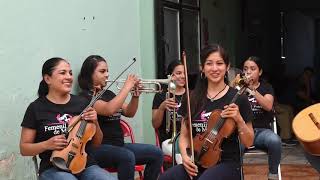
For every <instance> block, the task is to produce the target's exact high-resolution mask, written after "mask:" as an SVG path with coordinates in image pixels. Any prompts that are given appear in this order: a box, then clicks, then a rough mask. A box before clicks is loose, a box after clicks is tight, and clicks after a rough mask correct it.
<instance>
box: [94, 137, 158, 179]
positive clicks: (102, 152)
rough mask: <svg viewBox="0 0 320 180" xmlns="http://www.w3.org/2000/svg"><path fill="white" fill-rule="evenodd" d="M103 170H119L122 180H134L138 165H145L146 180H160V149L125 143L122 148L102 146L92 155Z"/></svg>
mask: <svg viewBox="0 0 320 180" xmlns="http://www.w3.org/2000/svg"><path fill="white" fill-rule="evenodd" d="M92 155H93V157H94V158H95V159H96V161H97V162H98V164H99V166H101V167H103V168H107V167H114V168H117V171H118V178H119V179H120V180H133V179H134V171H135V165H136V164H145V165H146V167H145V170H144V179H145V180H155V179H157V178H158V176H159V173H160V169H161V166H162V162H163V154H162V151H161V149H160V148H158V147H157V146H154V145H151V144H139V143H125V144H124V145H123V146H122V147H121V146H113V145H108V144H102V145H101V146H100V147H99V148H98V149H96V150H95V151H94V152H93V153H92Z"/></svg>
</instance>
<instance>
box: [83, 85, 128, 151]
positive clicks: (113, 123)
mask: <svg viewBox="0 0 320 180" xmlns="http://www.w3.org/2000/svg"><path fill="white" fill-rule="evenodd" d="M80 95H81V96H84V97H86V98H88V99H91V98H92V92H91V91H82V92H81V93H80ZM115 96H116V95H115V94H114V93H113V92H112V91H110V90H107V91H106V92H105V93H103V94H102V96H101V97H100V100H103V101H106V102H108V101H110V100H112V99H113V98H114V97H115ZM121 115H122V109H119V110H118V111H117V112H116V113H115V114H113V115H111V116H103V115H98V121H99V125H100V128H101V131H102V133H103V139H102V144H111V145H115V146H123V144H124V138H123V132H122V128H121V124H120V119H121Z"/></svg>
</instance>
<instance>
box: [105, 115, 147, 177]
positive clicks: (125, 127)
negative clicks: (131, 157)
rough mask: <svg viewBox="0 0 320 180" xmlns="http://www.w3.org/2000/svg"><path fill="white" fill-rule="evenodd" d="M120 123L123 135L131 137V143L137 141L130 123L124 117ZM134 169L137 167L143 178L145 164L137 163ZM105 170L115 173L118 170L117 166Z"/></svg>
mask: <svg viewBox="0 0 320 180" xmlns="http://www.w3.org/2000/svg"><path fill="white" fill-rule="evenodd" d="M120 125H121V129H122V131H123V136H124V137H129V138H130V140H131V143H135V140H134V134H133V131H132V128H131V127H130V125H129V124H128V123H127V122H126V121H124V120H122V119H121V120H120ZM134 169H135V171H138V173H139V177H140V180H143V174H142V172H143V170H144V166H143V165H135V167H134ZM105 170H107V171H109V172H111V173H113V172H114V173H116V172H117V171H118V170H117V169H116V168H105Z"/></svg>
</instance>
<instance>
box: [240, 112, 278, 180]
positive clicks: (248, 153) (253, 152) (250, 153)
mask: <svg viewBox="0 0 320 180" xmlns="http://www.w3.org/2000/svg"><path fill="white" fill-rule="evenodd" d="M272 113H273V121H272V122H271V129H272V130H273V132H274V133H275V134H278V133H277V118H276V116H275V111H274V109H272ZM257 155H268V153H267V152H266V151H263V150H260V149H256V148H255V147H254V146H251V147H250V148H248V149H245V150H244V154H243V155H242V157H245V156H257ZM242 159H243V158H242ZM241 174H242V179H244V175H243V169H242V168H241ZM278 179H279V180H281V179H282V176H281V168H280V164H279V166H278Z"/></svg>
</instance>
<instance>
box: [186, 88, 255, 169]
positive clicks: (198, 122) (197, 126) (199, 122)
mask: <svg viewBox="0 0 320 180" xmlns="http://www.w3.org/2000/svg"><path fill="white" fill-rule="evenodd" d="M236 93H237V90H235V89H233V88H231V87H230V88H229V90H228V92H227V93H226V94H225V95H224V96H223V97H221V98H219V99H217V100H214V101H211V100H210V99H208V98H207V99H206V104H205V106H204V107H205V108H204V109H203V110H202V111H201V112H199V113H197V114H198V115H196V116H195V117H194V118H193V119H192V132H193V136H195V135H196V134H198V133H200V134H201V133H203V132H205V131H206V129H207V122H208V120H209V117H210V115H211V112H212V111H213V110H216V109H220V110H222V109H224V108H223V107H224V106H225V105H228V104H229V103H230V102H231V101H232V99H233V97H234V96H235V94H236ZM235 104H237V105H238V107H239V111H240V114H241V116H242V118H243V120H244V121H245V122H246V123H247V122H250V121H252V120H253V114H252V111H251V109H250V104H249V102H248V98H247V97H246V96H245V95H240V96H239V97H238V99H237V100H236V102H235ZM191 106H192V104H191ZM183 109H186V108H185V107H183ZM221 149H222V154H221V161H222V162H223V161H233V162H238V163H240V149H239V140H238V131H237V130H235V131H234V132H233V133H232V134H231V135H230V136H229V137H228V138H224V140H223V142H222V144H221Z"/></svg>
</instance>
